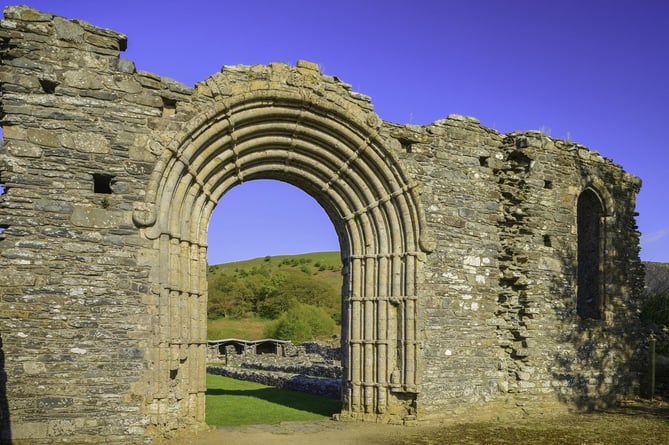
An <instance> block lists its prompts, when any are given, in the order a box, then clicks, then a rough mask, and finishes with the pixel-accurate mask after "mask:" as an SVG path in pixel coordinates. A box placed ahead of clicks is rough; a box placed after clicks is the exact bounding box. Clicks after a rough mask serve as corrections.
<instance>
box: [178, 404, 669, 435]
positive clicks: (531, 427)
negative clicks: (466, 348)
mask: <svg viewBox="0 0 669 445" xmlns="http://www.w3.org/2000/svg"><path fill="white" fill-rule="evenodd" d="M522 412H523V411H522V410H521V411H515V412H514V413H511V414H510V413H509V412H505V413H504V414H505V416H504V418H502V417H500V416H499V415H494V416H491V413H490V412H475V413H469V414H468V416H467V417H466V418H458V419H455V420H449V421H446V422H443V423H426V424H422V423H421V424H419V425H418V426H411V427H408V426H396V425H383V424H377V423H358V422H335V421H329V420H327V421H321V422H284V423H281V424H278V425H252V426H243V427H227V428H216V429H212V430H210V431H206V432H202V433H199V434H191V435H189V436H187V437H182V438H175V439H173V440H172V441H170V442H167V443H168V444H169V445H184V444H191V445H214V444H216V445H219V444H231V445H256V444H263V445H306V444H309V445H311V444H317V445H330V444H333V445H334V444H337V445H348V444H351V445H354V444H355V445H409V444H412V445H414V444H415V445H437V444H439V445H451V444H453V445H455V444H458V445H478V444H486V445H488V444H489V445H497V444H533V445H536V444H539V445H540V444H547V445H548V444H550V445H553V444H564V445H618V444H620V445H635V444H638V445H646V444H649V445H650V444H653V445H662V444H669V403H666V402H661V401H655V402H648V401H630V402H625V403H623V404H621V406H619V407H617V408H614V409H609V410H606V411H600V412H595V413H585V414H584V413H568V412H566V411H565V410H558V411H555V412H542V413H538V414H525V415H523V414H522ZM498 413H499V412H498ZM518 413H521V414H520V415H518Z"/></svg>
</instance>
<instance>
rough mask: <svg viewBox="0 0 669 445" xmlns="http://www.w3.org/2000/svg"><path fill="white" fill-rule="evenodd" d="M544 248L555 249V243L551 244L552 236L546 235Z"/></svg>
mask: <svg viewBox="0 0 669 445" xmlns="http://www.w3.org/2000/svg"><path fill="white" fill-rule="evenodd" d="M544 246H546V247H553V243H551V236H550V235H544Z"/></svg>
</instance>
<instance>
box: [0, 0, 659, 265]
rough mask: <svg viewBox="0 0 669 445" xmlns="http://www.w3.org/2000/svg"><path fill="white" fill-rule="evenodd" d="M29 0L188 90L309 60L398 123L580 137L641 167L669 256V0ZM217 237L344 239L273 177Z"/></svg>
mask: <svg viewBox="0 0 669 445" xmlns="http://www.w3.org/2000/svg"><path fill="white" fill-rule="evenodd" d="M15 3H18V4H20V3H23V4H28V5H30V6H33V7H36V8H38V9H41V10H43V11H48V12H53V13H56V14H59V15H63V16H65V17H68V18H80V19H82V20H86V21H88V22H91V23H93V24H95V25H98V26H103V27H107V28H111V29H114V30H116V31H119V32H123V33H125V34H127V35H128V49H127V50H126V51H125V53H123V54H122V57H124V58H128V59H132V60H133V61H134V62H135V64H136V66H137V68H138V69H140V70H145V71H151V72H154V73H156V74H159V75H161V76H167V77H171V78H173V79H176V80H178V81H181V82H183V83H185V84H186V85H189V86H192V85H194V84H195V83H196V82H198V81H200V80H203V79H205V78H207V77H208V76H210V75H212V74H213V73H215V72H217V71H218V70H220V68H221V66H223V65H235V64H267V63H270V62H275V61H281V62H286V63H289V64H291V65H294V64H295V62H296V61H297V60H299V59H305V60H309V61H312V62H315V63H318V64H319V65H320V67H321V69H322V71H323V72H324V73H326V74H330V75H336V76H338V77H339V78H341V79H342V80H344V81H345V82H348V83H350V84H352V86H353V89H354V90H356V91H358V92H361V93H364V94H366V95H368V96H371V98H372V103H373V104H374V107H375V111H376V112H377V113H378V114H379V115H380V116H381V118H382V119H384V120H387V121H392V122H398V123H412V124H427V123H430V122H432V121H435V120H437V119H441V118H444V117H446V116H447V115H449V114H452V113H456V114H463V115H469V116H474V117H476V118H478V119H479V120H480V121H481V123H482V124H483V125H486V126H489V127H492V128H495V129H497V130H498V131H500V132H509V131H514V130H543V131H544V132H546V133H547V134H549V135H551V136H553V137H557V138H563V139H566V138H569V139H570V140H572V141H575V142H578V143H581V144H583V145H585V146H587V147H589V148H591V149H593V150H597V151H599V152H600V153H601V154H602V155H603V156H605V157H607V158H611V159H613V161H614V162H616V163H617V164H620V165H622V166H623V167H624V168H625V170H626V171H628V172H630V173H632V174H634V175H637V176H639V177H641V179H642V180H643V187H642V191H641V193H640V195H639V197H638V201H637V211H638V212H639V213H640V216H639V217H638V220H637V221H638V225H639V228H640V230H641V232H642V234H643V235H642V251H641V257H642V259H644V260H649V261H663V262H669V189H668V188H667V177H668V176H669V149H668V148H667V140H668V136H669V133H668V132H667V129H668V128H669V125H667V123H668V122H669V2H668V1H664V0H629V1H622V0H564V1H563V0H561V1H555V0H546V1H541V0H498V1H495V0H478V1H475V2H474V1H471V2H470V1H463V0H456V1H450V0H432V1H426V0H412V1H399V0H385V1H380V0H379V1H376V0H370V1H365V0H336V1H329V2H324V1H316V0H301V1H296V0H281V1H278V0H243V1H242V0H235V1H227V0H218V1H215V0H211V1H203V0H189V1H187V2H184V1H182V0H179V1H173V0H162V1H147V0H133V1H128V0H113V1H91V0H71V1H69V0H59V1H54V0H17V1H16V2H11V1H10V2H7V0H1V3H0V4H2V5H6V4H15ZM231 214H232V215H235V218H230V217H228V215H231ZM238 216H240V217H238ZM296 217H297V218H296ZM209 243H210V263H212V264H215V263H219V262H224V261H232V260H237V259H244V258H251V257H257V256H264V255H276V254H282V253H298V252H308V251H314V250H337V249H338V248H339V246H338V244H337V239H336V236H335V234H334V229H333V227H332V225H331V223H330V222H329V221H328V219H327V217H326V216H325V214H324V212H323V211H322V209H320V207H319V206H318V204H317V203H315V201H314V200H313V199H312V198H310V197H309V196H307V195H306V194H304V193H302V192H301V191H299V190H297V189H294V188H293V187H292V186H287V185H284V184H281V183H276V182H268V181H259V182H257V183H256V182H249V183H247V184H243V185H241V186H239V187H237V188H234V189H232V190H231V191H230V192H229V193H228V194H226V195H225V196H224V197H223V199H222V201H221V203H220V204H219V207H218V208H217V209H216V211H215V213H214V218H213V219H212V222H211V224H210V238H209Z"/></svg>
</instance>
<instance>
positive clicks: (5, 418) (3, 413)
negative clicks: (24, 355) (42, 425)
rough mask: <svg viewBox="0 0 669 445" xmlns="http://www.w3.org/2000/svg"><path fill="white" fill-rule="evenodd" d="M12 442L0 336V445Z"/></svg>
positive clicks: (0, 338) (5, 374)
mask: <svg viewBox="0 0 669 445" xmlns="http://www.w3.org/2000/svg"><path fill="white" fill-rule="evenodd" d="M11 442H12V429H11V425H10V423H9V403H8V402H7V373H6V372H5V352H4V350H3V349H2V335H0V443H2V444H10V443H11Z"/></svg>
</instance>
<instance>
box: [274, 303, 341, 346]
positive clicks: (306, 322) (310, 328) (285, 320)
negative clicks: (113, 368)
mask: <svg viewBox="0 0 669 445" xmlns="http://www.w3.org/2000/svg"><path fill="white" fill-rule="evenodd" d="M335 326H336V325H335V322H334V320H333V319H332V318H330V316H329V315H328V314H327V312H325V311H324V310H323V309H322V308H319V307H316V306H312V305H310V304H304V303H297V304H295V305H293V306H292V307H291V308H290V309H289V310H288V311H287V312H284V313H283V314H282V315H281V316H280V317H279V319H278V320H276V321H275V322H274V323H271V324H270V325H269V326H268V328H267V330H266V331H265V334H266V336H267V337H272V338H278V339H281V340H291V341H293V343H297V344H299V343H302V342H304V341H306V340H312V339H314V338H316V337H321V336H325V335H331V334H332V333H333V332H334V330H335Z"/></svg>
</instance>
